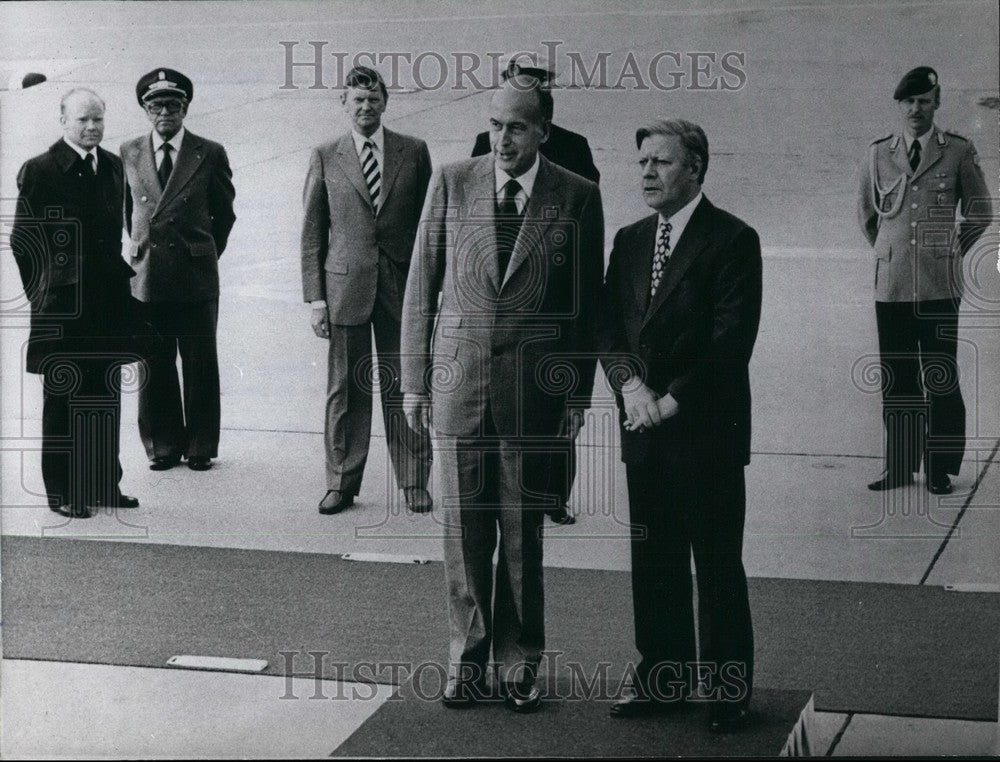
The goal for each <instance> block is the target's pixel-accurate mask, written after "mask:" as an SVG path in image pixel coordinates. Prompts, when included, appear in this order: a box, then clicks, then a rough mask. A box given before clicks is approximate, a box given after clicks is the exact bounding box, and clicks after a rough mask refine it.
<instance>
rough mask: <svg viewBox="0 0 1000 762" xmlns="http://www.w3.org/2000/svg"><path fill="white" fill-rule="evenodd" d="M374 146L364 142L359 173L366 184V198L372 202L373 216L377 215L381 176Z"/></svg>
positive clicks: (367, 141) (369, 142)
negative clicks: (363, 177)
mask: <svg viewBox="0 0 1000 762" xmlns="http://www.w3.org/2000/svg"><path fill="white" fill-rule="evenodd" d="M374 149H375V144H374V143H372V142H371V141H370V140H366V141H365V145H364V147H363V148H362V149H361V172H362V174H364V176H365V182H366V183H368V196H369V197H370V198H371V200H372V206H373V207H374V208H375V214H378V205H379V193H380V192H381V190H382V174H381V173H380V172H379V169H378V159H376V158H375V150H374Z"/></svg>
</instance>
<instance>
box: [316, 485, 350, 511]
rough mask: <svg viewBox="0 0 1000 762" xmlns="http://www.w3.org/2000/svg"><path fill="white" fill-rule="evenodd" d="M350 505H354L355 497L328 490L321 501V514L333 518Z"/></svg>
mask: <svg viewBox="0 0 1000 762" xmlns="http://www.w3.org/2000/svg"><path fill="white" fill-rule="evenodd" d="M349 505H354V495H350V494H348V493H347V492H341V491H340V490H336V489H331V490H327V492H326V495H325V496H324V497H323V499H322V500H320V501H319V512H320V513H322V514H323V515H324V516H332V515H333V514H335V513H340V512H341V511H342V510H344V509H345V508H346V507H347V506H349Z"/></svg>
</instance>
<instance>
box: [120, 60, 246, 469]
mask: <svg viewBox="0 0 1000 762" xmlns="http://www.w3.org/2000/svg"><path fill="white" fill-rule="evenodd" d="M193 97H194V86H193V85H192V84H191V80H190V79H188V78H187V77H186V76H184V75H183V74H181V73H180V72H179V71H174V70H173V69H166V68H163V69H154V70H153V71H151V72H149V73H148V74H146V75H145V76H143V77H142V78H141V79H140V80H139V83H138V84H137V85H136V98H137V99H138V101H139V105H140V106H142V108H143V109H144V110H145V112H146V115H147V117H148V118H149V121H150V122H151V123H152V125H153V131H152V133H151V134H148V135H142V136H140V137H137V138H135V139H133V140H130V141H127V142H125V143H123V144H122V146H121V155H122V160H123V161H124V163H125V178H126V182H127V185H128V189H127V191H126V194H125V207H126V213H125V221H126V226H127V227H128V230H129V233H130V234H131V238H132V240H131V243H130V245H129V255H130V256H129V259H130V263H131V265H132V268H133V269H134V270H135V272H136V274H135V277H134V278H133V279H132V293H133V295H134V296H135V297H136V298H137V299H138V300H139V301H141V302H143V303H144V305H145V311H146V314H147V318H148V320H149V321H150V323H152V325H153V326H154V327H155V328H156V329H157V331H158V332H159V334H160V338H159V340H157V342H156V347H155V350H154V351H153V352H151V353H150V356H149V360H148V378H147V381H146V384H145V385H144V386H143V387H142V389H141V390H140V392H139V434H140V436H141V437H142V442H143V445H144V446H145V448H146V454H147V455H148V456H149V459H150V461H151V464H150V468H151V469H153V470H154V471H162V470H166V469H169V468H172V467H173V466H175V465H177V464H178V463H179V462H180V460H181V457H182V456H186V457H187V462H188V467H189V468H191V469H193V470H196V471H204V470H207V469H209V468H211V465H212V458H214V457H216V455H217V449H218V445H219V425H220V400H219V359H218V354H217V351H216V341H215V333H216V323H217V320H218V313H219V265H218V260H219V257H220V256H222V252H223V251H224V250H225V248H226V241H227V240H228V238H229V231H230V230H231V229H232V227H233V222H234V221H235V220H236V215H235V214H233V197H234V195H235V191H234V190H233V182H232V172H231V171H230V169H229V159H228V158H227V157H226V151H225V149H224V148H223V147H222V146H221V145H219V144H218V143H214V142H212V141H211V140H206V139H205V138H202V137H199V136H197V135H195V134H194V133H192V132H190V131H188V130H187V129H185V127H184V118H185V117H186V116H187V111H188V105H189V104H190V103H191V100H192V98H193ZM178 351H179V352H180V356H181V368H182V373H183V377H184V382H183V383H184V386H183V389H184V392H183V401H182V396H181V385H180V382H179V380H178V377H177V353H178Z"/></svg>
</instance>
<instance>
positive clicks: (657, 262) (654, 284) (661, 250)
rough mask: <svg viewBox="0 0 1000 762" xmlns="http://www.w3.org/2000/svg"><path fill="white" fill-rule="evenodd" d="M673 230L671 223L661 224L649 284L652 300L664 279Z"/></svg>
mask: <svg viewBox="0 0 1000 762" xmlns="http://www.w3.org/2000/svg"><path fill="white" fill-rule="evenodd" d="M673 229H674V226H673V225H671V224H670V223H669V222H667V223H660V230H659V232H658V233H657V235H656V250H655V252H654V253H653V277H652V280H651V281H650V284H649V298H650V299H652V298H653V297H654V296H656V289H658V288H659V287H660V281H661V280H662V279H663V268H664V266H665V265H666V264H667V258H668V257H669V256H670V231H671V230H673ZM647 251H648V249H647Z"/></svg>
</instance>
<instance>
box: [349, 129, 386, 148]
mask: <svg viewBox="0 0 1000 762" xmlns="http://www.w3.org/2000/svg"><path fill="white" fill-rule="evenodd" d="M351 137H352V138H354V149H355V150H356V151H357V152H358V156H360V155H361V151H362V149H364V147H365V141H368V140H370V141H371V142H372V143H373V144H374V145H375V153H383V151H384V146H385V127H383V126H382V125H381V124H380V125H379V126H378V129H377V130H375V132H373V133H372V135H371V137H370V138H366V137H365V136H364V135H362V134H361V133H360V132H358V131H357V130H354V129H352V130H351Z"/></svg>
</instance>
